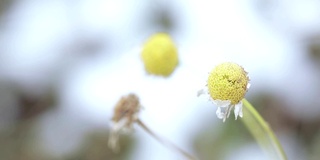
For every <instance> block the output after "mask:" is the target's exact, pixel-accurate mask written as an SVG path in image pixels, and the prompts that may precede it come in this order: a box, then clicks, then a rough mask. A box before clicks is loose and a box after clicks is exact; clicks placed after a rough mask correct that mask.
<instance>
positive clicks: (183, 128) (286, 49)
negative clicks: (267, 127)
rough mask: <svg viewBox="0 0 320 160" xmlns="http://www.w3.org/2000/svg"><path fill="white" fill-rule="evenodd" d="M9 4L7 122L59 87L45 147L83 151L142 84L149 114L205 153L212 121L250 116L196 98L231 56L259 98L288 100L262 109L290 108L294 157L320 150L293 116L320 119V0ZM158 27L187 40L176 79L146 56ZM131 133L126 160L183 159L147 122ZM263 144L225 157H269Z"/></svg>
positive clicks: (40, 125) (0, 70) (281, 127)
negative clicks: (200, 144)
mask: <svg viewBox="0 0 320 160" xmlns="http://www.w3.org/2000/svg"><path fill="white" fill-rule="evenodd" d="M1 3H2V4H0V5H1V6H3V7H1V12H0V13H1V17H0V83H1V84H0V88H1V90H0V92H1V95H0V96H1V97H0V99H1V102H0V103H1V104H0V105H1V106H0V107H1V108H0V119H1V120H0V121H1V123H0V127H1V128H0V131H6V130H8V128H10V127H12V126H15V125H16V124H17V123H18V122H19V121H25V119H23V118H21V115H23V112H22V111H24V109H23V108H24V107H22V106H23V103H22V104H21V103H20V100H19V98H18V97H19V96H17V93H19V94H22V95H24V96H26V97H28V98H30V97H32V98H31V99H41V97H46V95H47V94H49V95H50V93H52V92H53V93H54V95H55V103H52V104H50V105H49V106H50V107H49V109H48V110H45V111H43V112H41V114H37V115H36V116H34V117H35V118H33V120H34V121H35V124H34V125H33V126H34V128H35V130H36V131H35V133H34V134H35V135H36V140H35V141H34V143H35V144H36V146H37V147H35V148H36V149H34V150H37V151H36V152H44V153H46V154H49V155H51V156H53V157H56V158H62V159H64V158H63V157H65V156H66V155H69V154H71V153H73V152H76V151H77V150H79V148H81V146H82V145H83V143H84V138H85V137H86V136H87V135H88V134H89V133H90V132H91V131H92V130H95V129H98V128H105V129H108V128H109V127H110V119H111V117H112V111H113V107H114V105H115V104H116V102H117V101H118V100H119V99H120V97H121V96H124V95H126V94H128V93H136V94H137V95H138V96H139V98H140V101H141V103H142V105H143V107H144V109H143V110H142V111H141V113H140V118H141V119H142V120H143V121H144V122H145V123H146V124H147V125H148V126H149V127H150V128H152V129H153V130H154V131H155V132H157V133H159V134H160V135H162V136H163V137H167V138H168V139H170V140H171V141H173V142H174V143H176V144H177V145H178V146H181V147H182V148H184V149H186V150H187V151H189V152H191V153H193V154H195V155H198V156H199V157H205V156H203V155H201V152H199V151H198V150H197V149H195V147H194V143H195V142H194V138H195V137H196V136H197V135H198V134H199V132H201V131H202V130H206V129H207V128H208V126H211V127H213V128H214V130H215V131H217V132H218V133H219V134H228V132H219V130H222V129H223V128H224V127H225V125H231V123H233V124H234V125H237V124H239V123H241V121H234V119H233V117H231V118H229V119H228V120H227V123H222V122H221V121H220V120H219V119H218V118H216V116H215V110H216V106H214V105H213V104H212V103H211V102H210V101H209V100H208V99H206V98H203V97H200V98H199V97H197V96H196V94H197V91H198V90H199V89H201V88H203V87H205V84H206V78H207V75H208V73H209V72H210V70H211V69H212V68H213V67H214V66H215V65H217V64H218V63H220V62H223V61H233V62H236V63H238V64H240V65H242V66H243V67H244V68H245V70H246V71H248V72H249V76H250V79H251V88H250V90H249V92H248V94H247V98H248V99H249V100H253V102H257V103H256V104H255V105H259V103H258V102H259V96H258V95H263V94H268V95H269V96H270V95H271V97H275V98H276V100H277V103H276V104H278V105H279V106H274V108H278V107H282V108H280V109H279V108H278V110H272V109H269V110H268V109H263V108H262V109H261V108H258V110H259V111H261V112H262V111H265V112H264V113H265V116H266V119H267V120H268V118H270V117H271V118H270V119H271V120H272V119H279V121H281V120H283V119H281V118H279V117H282V116H281V115H282V114H285V115H286V116H287V117H290V118H289V120H283V121H281V122H279V121H276V122H275V125H273V123H272V122H270V124H271V126H272V127H273V128H274V129H275V131H276V133H277V135H278V136H279V138H280V141H281V142H282V143H283V145H284V148H285V151H286V153H287V154H288V157H289V159H309V158H312V156H313V152H312V151H313V150H315V148H314V147H313V146H318V147H319V146H320V145H319V144H318V143H319V142H318V141H317V142H318V143H314V144H311V143H307V142H308V141H306V142H304V141H303V138H301V136H302V137H303V136H305V134H303V133H305V132H298V130H299V129H301V128H299V127H297V126H296V125H293V124H305V123H306V124H308V125H310V126H311V128H317V127H319V122H320V120H319V115H320V108H319V106H320V101H319V96H320V87H319V86H320V74H319V64H320V63H319V62H320V61H319V59H318V58H317V57H318V56H319V48H318V47H319V46H320V1H317V0H307V1H303V0H294V1H289V0H281V1H276V0H245V1H236V0H227V1H204V0H200V1H199V0H198V1H195V0H188V1H183V0H176V1H167V0H152V1H144V0H118V1H112V0H90V1H89V0H80V1H75V0H55V1H40V0H22V1H3V2H1ZM156 32H168V33H169V34H170V35H171V36H172V38H173V39H174V40H175V42H176V45H177V48H178V50H179V66H178V67H177V69H176V70H175V72H174V73H173V74H172V75H171V76H170V77H169V78H162V77H155V76H151V75H148V74H147V73H146V72H145V70H144V67H143V64H142V61H141V60H140V49H141V47H142V45H143V43H144V42H145V40H146V39H147V38H148V37H149V36H150V35H152V34H153V33H156ZM314 47H315V49H314ZM316 49H318V50H316ZM316 51H318V52H316ZM39 97H40V98H39ZM256 99H258V100H256ZM262 99H263V98H262ZM260 100H261V96H260ZM263 100H265V99H263ZM279 101H280V102H279ZM279 103H281V104H279ZM272 104H274V103H272ZM21 108H22V109H21ZM274 108H273V109H274ZM38 109H39V108H38ZM40 110H41V109H40ZM279 110H281V111H279ZM278 112H280V113H278ZM244 116H245V115H244ZM19 117H20V118H19ZM288 121H289V122H288ZM292 126H294V127H292ZM312 126H313V127H312ZM300 127H301V126H300ZM297 128H299V129H298V130H297ZM302 130H303V129H302ZM308 131H309V130H308ZM311 132H315V133H314V134H316V133H318V134H319V130H315V131H313V130H312V131H311ZM311 132H310V134H311ZM218 133H217V135H215V134H212V139H215V138H217V137H219V136H218ZM307 133H308V134H309V132H307ZM308 134H306V135H308ZM318 134H317V136H315V137H319V135H318ZM299 135H300V136H299ZM131 136H132V137H134V138H135V143H136V144H135V145H134V147H133V148H134V149H133V151H132V153H131V154H130V155H129V156H128V157H127V158H126V159H136V160H147V159H153V160H157V159H159V160H160V159H161V160H162V159H183V157H180V155H178V154H176V153H175V152H172V151H171V150H168V149H167V148H165V147H164V146H162V145H161V144H160V143H158V142H157V141H155V140H154V139H152V138H151V137H150V136H149V135H147V134H146V133H145V132H144V131H143V130H141V129H140V128H138V127H137V126H136V127H135V131H134V132H133V133H131ZM296 137H300V138H299V139H298V138H296ZM238 138H239V139H241V138H242V137H241V136H239V137H238ZM315 139H316V138H315ZM318 139H319V138H318ZM305 145H307V146H310V147H309V148H308V149H305ZM255 146H256V144H255V142H254V141H252V142H249V143H244V144H241V147H237V148H236V149H234V148H233V149H231V150H230V151H225V153H226V154H225V156H224V159H239V158H240V159H267V158H266V157H263V156H261V155H260V154H252V153H260V152H261V151H260V149H259V148H258V147H255ZM215 147H217V148H219V147H220V146H219V145H216V146H215ZM106 149H107V148H106ZM318 149H319V148H318ZM213 150H214V149H213ZM110 159H112V158H110Z"/></svg>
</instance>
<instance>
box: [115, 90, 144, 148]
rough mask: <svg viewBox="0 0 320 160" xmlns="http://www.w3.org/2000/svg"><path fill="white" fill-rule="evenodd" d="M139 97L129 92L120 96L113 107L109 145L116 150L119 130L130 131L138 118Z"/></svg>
mask: <svg viewBox="0 0 320 160" xmlns="http://www.w3.org/2000/svg"><path fill="white" fill-rule="evenodd" d="M140 108H141V106H140V102H139V98H138V97H137V96H136V95H135V94H129V95H127V96H124V97H121V99H120V100H119V101H118V103H117V104H116V106H115V108H114V114H113V117H112V127H111V133H110V138H109V147H111V148H112V149H113V150H115V151H118V150H119V147H118V145H117V143H118V139H119V133H120V132H121V131H131V130H132V128H133V126H132V125H133V123H135V122H136V121H137V120H138V113H139V111H140Z"/></svg>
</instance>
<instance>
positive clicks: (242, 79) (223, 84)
mask: <svg viewBox="0 0 320 160" xmlns="http://www.w3.org/2000/svg"><path fill="white" fill-rule="evenodd" d="M249 86H250V84H249V77H248V76H247V72H246V71H244V69H243V68H242V67H241V66H239V65H238V64H236V63H231V62H226V63H222V64H220V65H218V66H216V67H215V68H214V69H213V70H212V71H211V72H210V74H209V77H208V81H207V88H206V89H202V90H200V91H199V92H198V96H199V95H201V94H203V93H208V95H209V96H210V97H211V99H212V102H213V103H214V104H215V105H216V106H217V107H218V109H217V111H216V114H217V117H218V118H220V119H223V122H224V121H225V120H226V118H228V117H229V115H230V112H231V110H232V109H233V108H234V116H235V118H236V119H237V117H238V116H240V117H242V116H243V113H242V99H243V98H244V96H245V94H246V93H247V91H248V88H249Z"/></svg>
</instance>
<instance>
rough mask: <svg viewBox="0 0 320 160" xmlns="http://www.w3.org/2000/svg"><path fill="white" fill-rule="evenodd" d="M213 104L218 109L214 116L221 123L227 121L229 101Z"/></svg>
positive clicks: (216, 101)
mask: <svg viewBox="0 0 320 160" xmlns="http://www.w3.org/2000/svg"><path fill="white" fill-rule="evenodd" d="M213 103H214V104H215V105H216V106H217V107H218V109H217V111H216V114H217V117H218V118H219V119H223V122H224V121H225V120H226V119H227V117H228V116H229V114H230V110H231V101H229V100H213Z"/></svg>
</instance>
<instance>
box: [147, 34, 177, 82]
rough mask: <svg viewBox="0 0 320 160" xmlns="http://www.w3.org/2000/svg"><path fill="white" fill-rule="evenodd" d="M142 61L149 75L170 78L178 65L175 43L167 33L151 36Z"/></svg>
mask: <svg viewBox="0 0 320 160" xmlns="http://www.w3.org/2000/svg"><path fill="white" fill-rule="evenodd" d="M141 57H142V61H143V63H144V66H145V69H146V71H147V72H148V73H150V74H154V75H160V76H165V77H167V76H169V75H170V74H171V73H172V72H173V71H174V69H175V68H176V66H177V65H178V54H177V49H176V47H175V44H174V42H173V41H172V39H171V38H170V36H169V35H168V34H166V33H157V34H154V35H153V36H151V37H150V38H149V39H148V40H147V42H146V43H145V44H144V46H143V50H142V54H141Z"/></svg>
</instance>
